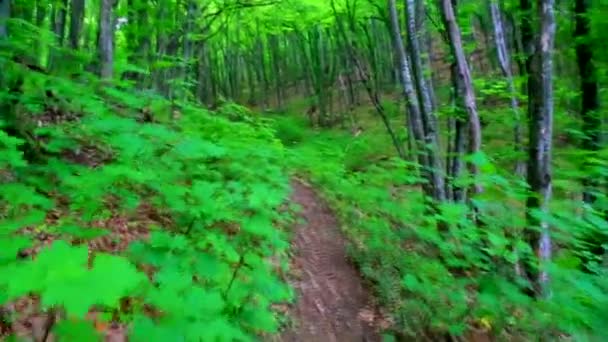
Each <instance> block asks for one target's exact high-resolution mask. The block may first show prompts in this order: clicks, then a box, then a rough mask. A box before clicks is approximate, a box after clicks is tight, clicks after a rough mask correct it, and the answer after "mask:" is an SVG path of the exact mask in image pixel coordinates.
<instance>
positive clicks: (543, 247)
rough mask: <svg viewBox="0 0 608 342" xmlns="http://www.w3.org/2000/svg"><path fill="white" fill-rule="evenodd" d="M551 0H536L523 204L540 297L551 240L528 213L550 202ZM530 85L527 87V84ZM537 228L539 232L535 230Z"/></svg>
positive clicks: (544, 225) (545, 290)
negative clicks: (537, 21) (536, 260)
mask: <svg viewBox="0 0 608 342" xmlns="http://www.w3.org/2000/svg"><path fill="white" fill-rule="evenodd" d="M554 3H555V1H554V0H538V11H539V18H540V19H541V20H540V21H541V25H540V26H541V27H540V35H539V36H538V37H537V39H536V42H535V43H536V51H535V53H534V55H533V65H532V66H533V69H532V70H529V78H530V79H534V80H535V82H534V84H535V85H536V86H537V87H536V88H531V89H529V90H528V91H529V94H530V97H529V100H528V101H529V104H528V115H529V139H530V142H529V146H528V158H529V160H528V175H527V179H528V185H529V186H530V189H531V191H532V194H531V195H530V196H529V197H528V200H527V201H526V207H527V209H528V213H529V215H528V219H529V225H530V227H529V229H528V231H527V238H528V242H529V243H530V245H531V247H533V248H537V251H538V252H537V253H538V257H539V259H540V263H541V265H540V266H539V267H538V270H535V269H534V266H532V267H529V269H528V270H527V273H528V274H529V275H530V276H531V277H530V278H531V279H534V280H536V282H537V283H536V285H537V290H538V292H539V293H540V294H541V295H548V294H549V292H548V285H549V277H548V273H547V271H546V270H545V269H544V268H543V267H542V264H544V263H546V262H548V261H549V260H550V259H551V237H550V234H549V225H548V223H547V222H545V221H543V220H540V221H539V220H537V219H535V218H533V217H532V215H531V214H530V213H531V211H533V210H535V209H540V210H542V211H544V212H546V211H548V205H549V201H550V199H551V157H552V156H551V154H552V135H553V48H554V42H555V30H556V29H555V27H556V25H555V14H554ZM529 85H530V84H529ZM538 228H540V231H539V230H538Z"/></svg>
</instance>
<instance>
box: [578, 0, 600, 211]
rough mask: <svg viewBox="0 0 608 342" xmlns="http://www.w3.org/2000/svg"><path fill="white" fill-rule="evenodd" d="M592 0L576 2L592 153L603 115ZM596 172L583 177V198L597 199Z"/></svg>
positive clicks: (584, 113) (583, 104) (587, 137)
mask: <svg viewBox="0 0 608 342" xmlns="http://www.w3.org/2000/svg"><path fill="white" fill-rule="evenodd" d="M590 3H591V1H590V0H576V1H575V3H574V13H575V15H576V17H575V20H576V22H575V30H574V39H575V42H576V61H577V64H578V69H579V73H580V82H581V84H580V91H581V117H582V119H583V134H584V137H583V149H585V150H586V151H589V152H590V153H593V152H595V151H598V150H599V149H600V147H601V141H600V140H601V131H602V119H601V116H600V113H599V112H598V109H599V107H600V103H599V97H598V84H597V75H596V71H595V70H596V68H595V66H594V63H593V50H592V48H591V43H590V31H591V23H590V19H589V15H590V14H589V8H590ZM597 183H598V182H597V181H596V179H595V176H594V175H590V176H589V177H586V178H585V179H584V180H583V185H584V187H585V191H584V193H583V200H584V201H585V202H586V203H593V202H594V201H595V197H596V196H595V195H594V193H593V192H594V190H597Z"/></svg>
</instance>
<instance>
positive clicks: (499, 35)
mask: <svg viewBox="0 0 608 342" xmlns="http://www.w3.org/2000/svg"><path fill="white" fill-rule="evenodd" d="M490 14H491V16H492V24H493V27H494V40H495V42H496V55H497V57H498V64H499V66H500V70H501V72H502V74H503V76H504V77H505V78H506V80H507V89H508V92H509V98H510V100H511V109H512V111H513V119H514V121H515V122H514V124H513V141H514V143H515V151H516V152H520V151H522V149H523V146H522V133H521V126H520V109H519V101H518V100H517V90H516V89H515V82H514V81H513V70H512V68H511V56H510V54H509V49H508V48H507V40H506V37H505V36H506V33H505V25H504V21H503V19H502V14H501V10H500V7H499V4H498V1H497V0H491V1H490ZM516 163H517V164H516V167H515V172H516V173H517V174H518V175H523V174H524V171H525V169H524V168H525V165H524V163H522V161H521V160H520V158H519V157H518V158H517V162H516Z"/></svg>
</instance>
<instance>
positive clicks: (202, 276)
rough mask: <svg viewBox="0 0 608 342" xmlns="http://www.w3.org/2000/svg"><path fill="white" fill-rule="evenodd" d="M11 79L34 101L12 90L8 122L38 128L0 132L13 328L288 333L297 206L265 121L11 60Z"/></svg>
mask: <svg viewBox="0 0 608 342" xmlns="http://www.w3.org/2000/svg"><path fill="white" fill-rule="evenodd" d="M5 71H7V72H6V73H5ZM2 72H3V73H5V75H4V77H5V79H4V81H5V82H6V84H11V82H22V86H21V87H20V88H19V92H21V94H19V95H20V96H18V97H14V96H13V94H10V93H8V92H3V93H2V96H3V98H5V99H6V98H9V99H11V100H14V102H13V105H12V106H11V108H10V110H11V114H12V118H13V119H14V121H13V122H9V121H7V119H6V118H7V117H9V118H10V116H5V119H4V121H3V123H2V124H3V125H4V127H12V126H10V125H13V124H14V122H19V123H20V124H21V127H22V128H23V131H24V132H27V134H26V135H22V136H19V135H17V134H16V135H15V136H11V135H9V134H7V130H1V131H0V148H1V150H2V151H1V153H0V156H2V157H0V169H1V170H2V180H1V182H0V201H1V204H0V214H1V222H0V227H2V228H0V304H2V305H4V309H3V310H1V311H0V315H1V316H0V322H1V323H0V327H1V329H0V333H9V334H13V337H15V336H18V335H21V336H22V337H23V336H24V334H27V333H28V331H19V329H18V328H17V327H18V326H19V323H20V322H23V321H26V320H28V319H29V318H30V317H31V316H32V315H35V314H41V313H42V314H45V315H46V316H47V317H49V319H48V320H47V324H46V326H45V327H43V329H47V330H50V333H53V334H55V335H56V337H57V338H58V339H59V340H73V338H74V336H79V338H84V339H85V340H95V339H101V336H102V334H103V333H105V330H107V329H108V327H109V326H111V325H113V326H116V325H119V326H122V327H124V329H126V330H127V331H128V335H129V339H130V340H132V341H146V342H149V341H168V340H184V341H237V340H238V341H248V340H253V339H255V337H256V336H259V335H260V334H263V333H269V332H274V331H276V330H277V328H278V320H277V318H276V317H275V314H274V313H273V311H272V309H271V304H272V303H275V302H279V301H285V300H290V299H291V291H290V289H289V288H288V287H287V285H286V284H285V283H284V282H283V280H282V279H281V278H280V275H279V273H280V272H282V270H283V269H284V267H285V263H284V256H285V253H286V250H287V248H288V246H289V245H288V243H287V236H286V232H284V231H283V230H282V229H281V227H282V226H283V225H285V224H286V223H287V222H289V221H290V217H291V215H290V212H289V211H287V210H286V209H285V208H284V206H283V204H284V202H285V199H286V196H287V194H288V191H289V186H288V178H287V176H286V174H285V173H284V170H283V169H282V166H281V165H282V163H281V161H282V158H283V147H282V144H281V143H280V142H279V140H277V139H275V138H274V136H273V133H272V130H271V129H270V128H269V127H268V125H267V124H265V123H264V122H258V123H251V122H230V121H229V120H227V119H226V118H224V116H226V113H228V114H234V116H236V117H237V118H238V117H242V115H240V114H239V113H235V111H234V108H232V109H231V108H223V109H221V110H219V111H218V113H213V112H208V111H205V110H203V109H201V108H199V107H197V106H195V105H192V104H189V103H179V104H177V106H176V104H175V103H169V101H167V100H164V99H163V98H158V97H155V96H153V95H151V94H146V93H138V92H136V91H135V90H133V89H130V88H128V87H126V86H125V85H120V84H118V85H110V84H107V83H101V82H99V81H98V80H97V79H96V78H94V77H90V78H89V77H87V78H84V77H83V78H81V79H78V78H76V79H72V80H70V79H68V78H65V77H56V76H53V75H49V74H46V73H42V72H32V71H29V70H27V69H26V68H25V67H24V66H23V65H21V64H18V63H13V62H7V61H6V60H5V64H4V65H3V71H2ZM49 94H52V97H50V96H49ZM171 111H179V115H180V117H181V118H180V119H179V120H177V119H176V120H172V119H170V117H171ZM143 112H148V114H151V115H152V117H153V118H152V119H151V120H150V119H148V120H147V122H145V121H144V120H143V119H142V113H143ZM26 118H32V119H31V120H26ZM228 119H234V117H229V118H228ZM25 137H27V139H26V138H25ZM30 150H34V151H36V156H35V158H34V157H31V156H28V153H27V152H28V151H30ZM24 152H25V153H24ZM121 222H122V223H121ZM26 300H30V301H31V303H33V304H32V305H31V306H30V307H28V308H27V309H19V308H20V307H22V305H20V304H19V303H23V302H24V301H26ZM92 314H95V315H96V317H97V318H95V319H91V315H92ZM55 317H57V319H55ZM85 336H88V337H86V338H85ZM4 337H6V336H4Z"/></svg>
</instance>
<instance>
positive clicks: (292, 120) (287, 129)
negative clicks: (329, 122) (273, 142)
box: [273, 116, 309, 146]
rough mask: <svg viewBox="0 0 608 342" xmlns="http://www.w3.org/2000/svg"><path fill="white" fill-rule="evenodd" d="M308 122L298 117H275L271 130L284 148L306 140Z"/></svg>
mask: <svg viewBox="0 0 608 342" xmlns="http://www.w3.org/2000/svg"><path fill="white" fill-rule="evenodd" d="M308 126H309V123H308V121H306V119H305V118H300V117H293V116H290V117H277V118H275V120H274V124H273V129H274V130H275V134H276V136H277V138H279V139H280V140H281V142H282V143H283V144H284V145H285V146H291V145H294V144H298V143H300V142H302V141H303V140H305V139H306V138H307V135H308V132H307V127H308Z"/></svg>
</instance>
